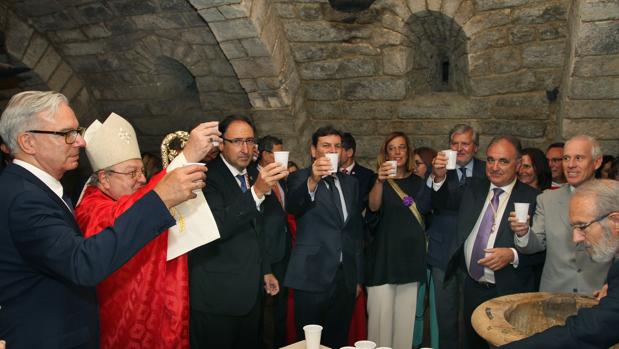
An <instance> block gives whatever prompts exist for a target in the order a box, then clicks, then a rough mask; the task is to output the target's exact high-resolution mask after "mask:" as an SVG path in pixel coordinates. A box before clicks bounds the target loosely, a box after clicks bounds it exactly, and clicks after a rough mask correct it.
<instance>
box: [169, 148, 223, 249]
mask: <svg viewBox="0 0 619 349" xmlns="http://www.w3.org/2000/svg"><path fill="white" fill-rule="evenodd" d="M186 164H187V160H186V159H185V156H184V155H183V154H182V153H181V154H179V155H178V156H177V157H176V158H175V159H174V160H172V162H171V163H170V165H169V166H168V171H172V170H174V169H175V168H178V167H182V166H184V165H186ZM195 193H196V195H197V197H196V198H194V199H191V200H188V201H185V202H183V203H182V204H180V205H177V206H175V207H173V208H171V209H170V213H171V214H172V216H173V217H174V219H176V225H175V226H173V227H172V228H170V229H169V233H168V256H167V260H172V259H174V258H176V257H178V256H180V255H182V254H185V253H187V252H189V251H191V250H193V249H194V248H196V247H200V246H202V245H205V244H208V243H209V242H211V241H214V240H217V239H219V237H220V235H219V229H217V223H216V222H215V218H214V217H213V213H212V212H211V209H210V207H209V206H208V203H207V202H206V198H205V197H204V194H203V193H202V191H201V190H200V191H197V192H195Z"/></svg>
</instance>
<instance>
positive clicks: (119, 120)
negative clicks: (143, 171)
mask: <svg viewBox="0 0 619 349" xmlns="http://www.w3.org/2000/svg"><path fill="white" fill-rule="evenodd" d="M84 140H85V141H86V156H88V161H90V166H92V170H93V171H98V170H101V169H104V168H107V167H110V166H113V165H116V164H118V163H120V162H123V161H127V160H131V159H141V158H142V156H141V153H140V147H139V146H138V140H137V137H136V135H135V130H134V129H133V126H131V124H130V123H129V122H128V121H127V120H125V119H123V117H122V116H120V115H118V114H116V113H111V114H110V116H108V117H107V120H105V122H104V123H101V122H99V120H95V121H94V122H93V123H92V124H90V126H88V129H86V132H85V133H84Z"/></svg>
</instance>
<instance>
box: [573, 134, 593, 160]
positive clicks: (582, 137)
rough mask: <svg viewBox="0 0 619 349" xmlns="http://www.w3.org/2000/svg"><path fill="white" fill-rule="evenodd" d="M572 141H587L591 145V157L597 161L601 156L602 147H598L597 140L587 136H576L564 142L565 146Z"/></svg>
mask: <svg viewBox="0 0 619 349" xmlns="http://www.w3.org/2000/svg"><path fill="white" fill-rule="evenodd" d="M572 141H587V142H589V143H590V144H591V157H593V158H594V159H597V158H599V157H601V156H602V146H600V142H598V140H597V139H595V138H593V137H591V136H589V135H576V136H574V137H572V138H570V139H568V140H567V142H565V146H566V147H567V146H568V144H570V143H571V142H572Z"/></svg>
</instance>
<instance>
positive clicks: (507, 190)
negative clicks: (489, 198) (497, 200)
mask: <svg viewBox="0 0 619 349" xmlns="http://www.w3.org/2000/svg"><path fill="white" fill-rule="evenodd" d="M517 180H518V177H516V178H514V180H513V181H512V182H511V183H509V184H507V185H504V186H502V187H497V186H496V185H494V184H492V182H490V190H492V189H494V188H501V189H503V192H504V193H505V194H510V193H511V192H512V190H513V189H514V186H515V185H516V181H517Z"/></svg>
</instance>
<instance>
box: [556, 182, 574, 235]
mask: <svg viewBox="0 0 619 349" xmlns="http://www.w3.org/2000/svg"><path fill="white" fill-rule="evenodd" d="M557 190H560V193H561V195H560V196H559V197H558V198H557V204H556V207H569V201H570V197H571V196H572V191H571V190H570V186H569V185H565V186H563V187H562V188H559V189H557ZM559 217H560V218H561V221H562V222H563V224H564V225H565V226H566V227H570V220H569V210H559ZM571 231H572V230H571V228H570V232H571Z"/></svg>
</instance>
